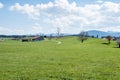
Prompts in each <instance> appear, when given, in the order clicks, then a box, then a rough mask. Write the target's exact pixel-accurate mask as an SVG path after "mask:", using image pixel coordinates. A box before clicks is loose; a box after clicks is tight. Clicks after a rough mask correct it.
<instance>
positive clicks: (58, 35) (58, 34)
mask: <svg viewBox="0 0 120 80" xmlns="http://www.w3.org/2000/svg"><path fill="white" fill-rule="evenodd" d="M59 37H60V28H59V27H57V38H59Z"/></svg>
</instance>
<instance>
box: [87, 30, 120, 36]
mask: <svg viewBox="0 0 120 80" xmlns="http://www.w3.org/2000/svg"><path fill="white" fill-rule="evenodd" d="M87 32H88V34H89V35H93V36H97V35H98V36H99V37H102V36H108V35H111V36H116V37H119V36H120V32H104V31H97V30H90V31H87Z"/></svg>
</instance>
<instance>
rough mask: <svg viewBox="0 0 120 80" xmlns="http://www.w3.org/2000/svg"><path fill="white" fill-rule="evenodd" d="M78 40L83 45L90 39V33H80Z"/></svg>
mask: <svg viewBox="0 0 120 80" xmlns="http://www.w3.org/2000/svg"><path fill="white" fill-rule="evenodd" d="M78 39H79V40H80V41H81V43H83V42H84V41H85V40H87V39H88V33H87V32H85V31H82V32H80V33H79V35H78Z"/></svg>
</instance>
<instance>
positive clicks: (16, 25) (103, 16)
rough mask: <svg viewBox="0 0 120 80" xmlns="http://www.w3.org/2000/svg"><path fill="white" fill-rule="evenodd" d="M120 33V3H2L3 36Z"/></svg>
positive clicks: (85, 0)
mask: <svg viewBox="0 0 120 80" xmlns="http://www.w3.org/2000/svg"><path fill="white" fill-rule="evenodd" d="M57 27H59V28H60V29H61V33H79V32H80V31H86V30H101V31H117V32H120V1H119V0H0V34H8V35H11V34H12V35H13V34H37V33H44V34H48V33H56V29H57Z"/></svg>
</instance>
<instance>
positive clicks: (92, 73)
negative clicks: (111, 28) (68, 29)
mask: <svg viewBox="0 0 120 80" xmlns="http://www.w3.org/2000/svg"><path fill="white" fill-rule="evenodd" d="M59 40H60V41H61V42H62V44H57V41H56V40H55V39H53V40H45V41H40V42H21V41H12V40H5V41H4V42H0V80H120V49H119V48H116V43H115V42H111V44H110V45H106V44H102V43H104V42H107V41H106V40H102V39H88V40H87V41H85V42H84V43H83V44H82V43H81V42H80V41H78V40H77V38H76V37H64V38H61V39H59Z"/></svg>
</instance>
